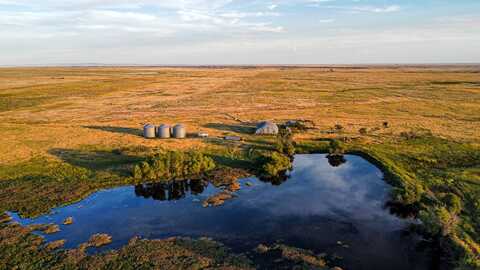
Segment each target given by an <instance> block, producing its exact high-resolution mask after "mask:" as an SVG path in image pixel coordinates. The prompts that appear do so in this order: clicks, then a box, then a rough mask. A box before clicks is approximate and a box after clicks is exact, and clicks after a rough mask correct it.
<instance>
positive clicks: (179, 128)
mask: <svg viewBox="0 0 480 270" xmlns="http://www.w3.org/2000/svg"><path fill="white" fill-rule="evenodd" d="M172 135H173V137H174V138H176V139H183V138H186V137H187V130H186V129H185V126H184V125H182V124H177V125H175V126H174V127H173V130H172Z"/></svg>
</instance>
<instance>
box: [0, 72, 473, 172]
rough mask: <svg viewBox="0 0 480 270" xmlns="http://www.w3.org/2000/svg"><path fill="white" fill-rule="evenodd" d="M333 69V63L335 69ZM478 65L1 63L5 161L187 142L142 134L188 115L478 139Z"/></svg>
mask: <svg viewBox="0 0 480 270" xmlns="http://www.w3.org/2000/svg"><path fill="white" fill-rule="evenodd" d="M332 71H333V72H332ZM479 74H480V67H475V66H473V67H461V66H460V67H449V68H448V67H446V68H441V67H425V68H415V67H398V68H367V67H364V68H332V70H331V69H330V68H144V67H132V68H30V69H26V68H9V69H7V68H5V69H1V70H0V76H1V77H0V78H1V80H0V91H1V92H0V93H1V95H0V98H1V99H0V125H1V136H0V144H1V147H2V149H4V151H2V153H1V156H0V161H1V164H3V165H11V164H15V163H18V162H22V161H27V160H29V159H31V158H32V157H34V156H35V157H37V156H47V157H49V158H56V159H58V158H59V157H58V156H56V155H54V154H52V149H62V148H63V149H77V148H78V147H81V146H84V145H102V146H109V147H119V146H129V145H134V146H138V145H145V146H150V147H153V146H165V147H173V148H176V147H179V148H188V147H193V146H204V145H205V143H204V142H201V141H199V140H196V139H191V140H187V141H182V142H181V143H178V142H175V141H171V142H164V141H160V140H156V141H148V140H144V139H143V138H141V137H140V136H138V135H140V134H141V128H142V125H143V124H145V123H154V124H156V123H169V124H174V123H178V122H182V123H185V124H186V125H187V127H188V131H191V132H194V131H199V130H204V131H208V132H209V133H211V134H212V135H223V134H225V133H228V134H240V133H241V130H236V129H235V125H237V124H238V122H236V121H235V120H234V119H232V116H233V117H236V118H238V119H241V120H243V121H247V122H250V121H251V122H255V121H258V120H264V119H270V120H275V121H284V120H288V119H307V120H312V121H314V122H315V124H316V126H317V127H318V130H316V131H313V132H309V133H307V134H302V135H301V138H316V137H318V136H322V133H321V131H322V130H328V129H330V128H331V127H333V126H334V125H336V124H340V125H342V126H343V127H344V128H345V130H344V132H345V133H346V134H349V135H354V136H358V130H359V129H360V128H362V127H365V128H375V127H379V126H381V125H382V123H383V122H385V121H387V122H389V124H390V126H391V127H390V128H389V129H388V130H380V131H376V132H374V133H373V134H371V136H369V139H370V140H372V141H381V140H382V138H385V137H392V136H396V135H398V134H400V133H401V132H402V131H409V130H411V129H429V130H431V131H432V133H433V134H435V135H436V136H439V137H443V138H448V139H452V140H458V141H469V142H478V141H479V140H480V136H479V134H480V125H479V121H480V102H479V100H480V79H479Z"/></svg>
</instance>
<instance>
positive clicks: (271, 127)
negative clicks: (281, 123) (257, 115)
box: [255, 121, 278, 135]
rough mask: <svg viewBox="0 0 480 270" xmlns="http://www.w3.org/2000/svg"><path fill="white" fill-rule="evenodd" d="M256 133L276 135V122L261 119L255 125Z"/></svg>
mask: <svg viewBox="0 0 480 270" xmlns="http://www.w3.org/2000/svg"><path fill="white" fill-rule="evenodd" d="M255 134H256V135H276V134H278V126H277V124H275V123H273V122H270V121H263V122H260V123H259V124H258V125H257V130H256V131H255Z"/></svg>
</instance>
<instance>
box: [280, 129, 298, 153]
mask: <svg viewBox="0 0 480 270" xmlns="http://www.w3.org/2000/svg"><path fill="white" fill-rule="evenodd" d="M275 149H276V150H277V151H278V152H279V153H282V154H284V155H286V156H289V157H293V156H294V155H295V145H294V142H293V135H292V132H291V131H290V129H288V128H282V129H280V131H279V133H278V135H277V140H276V142H275Z"/></svg>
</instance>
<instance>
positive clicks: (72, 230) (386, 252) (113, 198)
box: [12, 154, 430, 269]
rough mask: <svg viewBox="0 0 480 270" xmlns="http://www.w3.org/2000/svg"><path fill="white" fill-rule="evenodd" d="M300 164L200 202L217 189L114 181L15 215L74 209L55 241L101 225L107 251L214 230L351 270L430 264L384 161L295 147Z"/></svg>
mask: <svg viewBox="0 0 480 270" xmlns="http://www.w3.org/2000/svg"><path fill="white" fill-rule="evenodd" d="M329 161H330V162H329ZM293 165H294V170H293V171H292V172H290V173H289V177H288V179H286V181H284V182H281V183H279V182H277V183H274V184H272V183H268V182H262V181H261V180H259V179H257V178H247V179H242V180H240V181H239V182H240V184H241V189H240V190H239V191H237V192H236V193H235V194H236V197H235V198H233V199H231V200H228V201H227V202H226V203H225V204H224V205H222V206H219V207H207V208H205V207H203V206H202V202H203V201H204V200H206V199H207V198H208V197H209V196H212V195H214V194H216V193H217V192H219V191H220V189H218V188H215V187H214V186H213V185H211V184H208V183H207V182H206V181H200V180H192V181H187V182H175V183H170V184H143V185H139V186H126V187H119V188H113V189H110V190H105V191H100V192H97V193H95V194H93V195H91V196H89V197H88V198H86V199H84V200H83V201H81V202H79V203H76V204H72V205H69V206H65V207H61V208H57V209H54V210H53V211H52V213H51V214H49V215H45V216H41V217H38V218H35V219H22V218H20V217H19V216H18V215H16V214H14V213H12V216H13V218H14V220H15V221H18V222H19V223H21V224H23V225H28V224H34V223H56V224H62V222H63V220H64V219H65V218H67V217H73V219H74V223H73V224H71V225H60V227H61V231H60V232H58V233H55V234H51V235H45V238H46V239H47V240H48V241H51V240H58V239H66V240H67V242H66V247H67V248H72V247H76V246H77V245H78V244H80V243H83V242H86V241H88V239H89V237H90V236H91V235H92V234H95V233H107V234H109V235H111V236H112V238H113V242H112V243H111V244H110V245H108V246H107V247H103V248H101V249H100V251H102V250H105V249H109V248H118V247H120V246H122V245H125V244H126V243H127V242H128V240H129V239H131V238H132V237H134V236H140V237H144V238H148V239H156V238H166V237H170V236H189V237H202V236H207V237H211V238H213V239H215V240H218V241H220V242H222V243H224V244H226V245H227V246H228V247H230V248H232V249H233V251H235V252H244V251H250V250H252V249H253V248H255V247H256V246H257V245H258V244H260V243H263V244H272V243H275V242H281V243H284V244H287V245H291V246H294V247H299V248H304V249H310V250H312V251H314V252H316V253H327V254H329V255H333V254H335V255H336V256H337V257H338V258H342V259H341V260H340V263H338V265H340V266H343V267H345V268H346V269H429V267H428V265H429V264H430V262H429V259H428V256H426V255H425V252H424V251H422V250H420V249H419V248H418V243H419V242H420V241H421V239H420V238H419V237H418V236H417V235H415V234H412V233H408V231H407V227H408V226H409V225H410V224H411V223H414V222H415V221H414V220H411V219H401V218H399V217H397V216H394V215H392V214H391V213H390V212H389V209H387V208H386V207H385V203H386V201H387V199H388V196H389V191H390V189H391V187H390V186H389V185H388V184H386V183H385V182H384V181H383V179H382V178H383V174H382V172H381V171H380V170H379V169H378V168H377V167H375V166H374V165H373V164H371V163H369V162H368V161H366V160H365V159H363V158H362V157H359V156H354V155H347V156H345V160H340V161H339V160H328V159H327V158H326V155H324V154H312V155H297V156H296V157H295V160H294V164H293ZM92 252H96V251H92ZM97 252H98V251H97Z"/></svg>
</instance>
